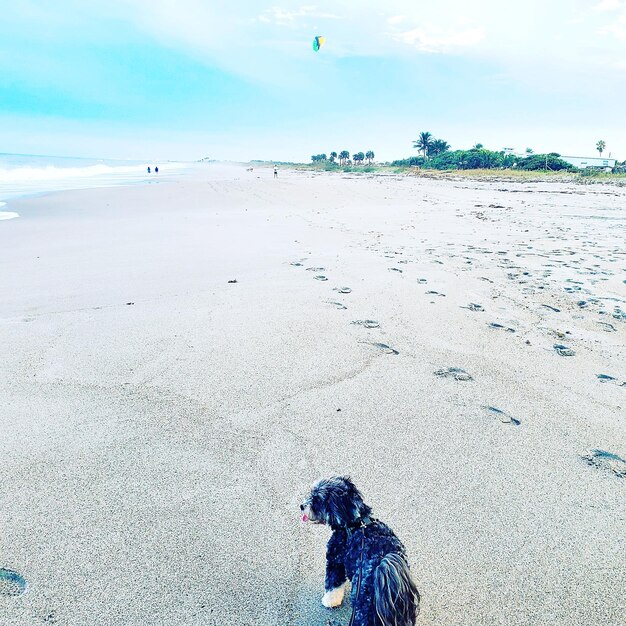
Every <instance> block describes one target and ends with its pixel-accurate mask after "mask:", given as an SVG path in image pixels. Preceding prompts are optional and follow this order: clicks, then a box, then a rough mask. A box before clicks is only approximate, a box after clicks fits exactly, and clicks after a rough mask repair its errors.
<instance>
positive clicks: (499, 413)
mask: <svg viewBox="0 0 626 626" xmlns="http://www.w3.org/2000/svg"><path fill="white" fill-rule="evenodd" d="M483 409H485V411H487V413H488V414H489V415H495V416H496V417H497V418H498V419H499V420H500V421H501V422H502V423H503V424H511V425H512V426H519V425H520V424H521V423H522V422H520V420H518V419H516V418H514V417H513V416H512V415H509V414H508V413H507V412H505V411H503V410H502V409H498V408H496V407H495V406H483Z"/></svg>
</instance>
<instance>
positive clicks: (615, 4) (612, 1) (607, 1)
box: [593, 0, 626, 11]
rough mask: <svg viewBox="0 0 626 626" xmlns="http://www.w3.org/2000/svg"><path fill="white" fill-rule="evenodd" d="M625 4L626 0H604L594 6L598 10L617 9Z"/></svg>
mask: <svg viewBox="0 0 626 626" xmlns="http://www.w3.org/2000/svg"><path fill="white" fill-rule="evenodd" d="M624 6H626V2H624V1H623V0H602V1H601V2H599V3H598V4H596V5H595V6H594V7H593V8H594V9H595V10H596V11H617V10H618V9H621V8H622V7H624Z"/></svg>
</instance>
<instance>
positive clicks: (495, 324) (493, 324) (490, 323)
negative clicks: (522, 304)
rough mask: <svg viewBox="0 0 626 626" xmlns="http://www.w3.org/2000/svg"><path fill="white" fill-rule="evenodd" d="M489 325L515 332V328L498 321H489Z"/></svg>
mask: <svg viewBox="0 0 626 626" xmlns="http://www.w3.org/2000/svg"><path fill="white" fill-rule="evenodd" d="M487 326H489V328H495V329H496V330H506V332H507V333H514V332H515V328H511V327H507V326H502V324H498V323H497V322H489V323H488V324H487Z"/></svg>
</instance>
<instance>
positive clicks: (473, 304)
mask: <svg viewBox="0 0 626 626" xmlns="http://www.w3.org/2000/svg"><path fill="white" fill-rule="evenodd" d="M461 308H462V309H469V310H470V311H475V312H476V311H484V310H485V309H484V308H483V305H482V304H478V303H477V302H470V303H469V304H468V305H467V306H462V307H461Z"/></svg>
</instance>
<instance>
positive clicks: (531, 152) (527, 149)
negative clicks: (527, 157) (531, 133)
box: [526, 148, 534, 154]
mask: <svg viewBox="0 0 626 626" xmlns="http://www.w3.org/2000/svg"><path fill="white" fill-rule="evenodd" d="M533 152H534V150H533V149H532V148H526V154H533Z"/></svg>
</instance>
